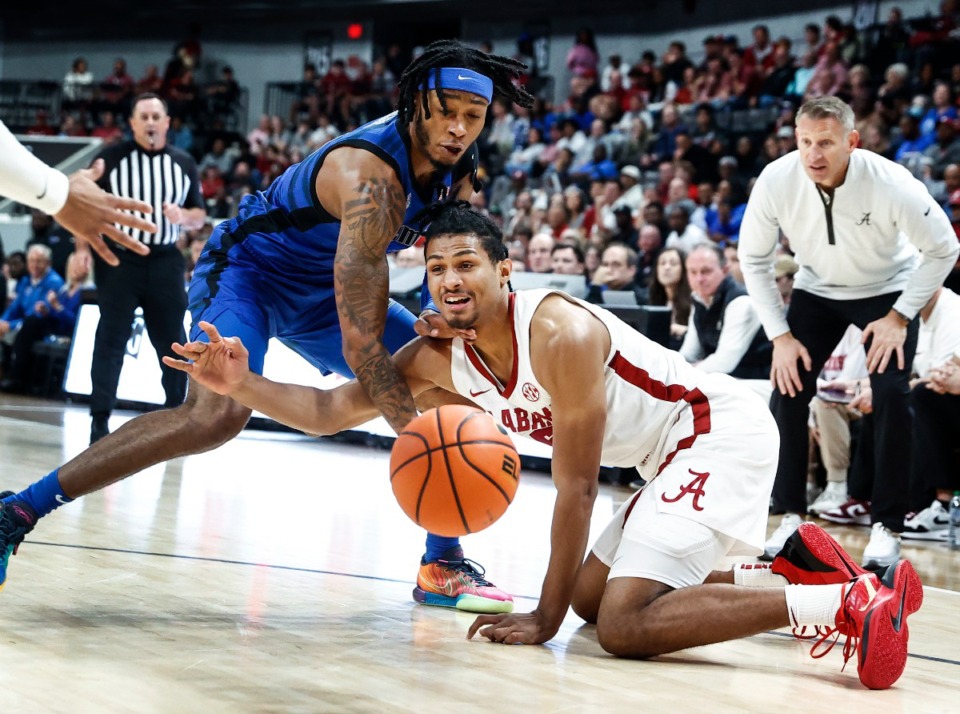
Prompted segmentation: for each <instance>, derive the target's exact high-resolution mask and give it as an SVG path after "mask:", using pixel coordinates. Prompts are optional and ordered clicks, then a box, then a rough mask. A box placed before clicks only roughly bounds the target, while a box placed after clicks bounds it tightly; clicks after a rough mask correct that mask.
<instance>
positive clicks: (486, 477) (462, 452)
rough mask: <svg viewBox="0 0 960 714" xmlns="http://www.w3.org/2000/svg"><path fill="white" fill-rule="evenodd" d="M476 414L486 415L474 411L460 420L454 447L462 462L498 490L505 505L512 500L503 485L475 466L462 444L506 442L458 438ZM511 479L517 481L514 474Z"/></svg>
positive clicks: (511, 446) (500, 444)
mask: <svg viewBox="0 0 960 714" xmlns="http://www.w3.org/2000/svg"><path fill="white" fill-rule="evenodd" d="M478 416H484V417H486V416H487V415H486V413H484V412H478V413H476V414H471V415H469V416H468V417H467V418H466V419H464V420H462V421H461V422H460V423H459V424H458V425H457V443H456V447H457V449H458V450H459V451H460V458H461V459H463V462H464V463H465V464H467V466H469V467H470V468H472V469H473V470H474V471H475V472H477V473H478V474H479V475H480V476H482V477H483V478H484V480H486V481H487V482H488V483H489V484H491V485H492V486H493V487H494V488H495V489H497V491H499V492H500V495H501V496H503V498H504V500H505V501H506V502H507V505H508V506H509V505H510V504H511V503H512V502H513V501H512V499H511V498H510V496H508V495H507V492H506V491H505V490H504V488H503V486H501V485H500V484H499V483H497V481H496V480H495V479H493V478H492V477H490V476H489V475H488V474H487V472H486V471H484V470H483V469H481V468H480V467H479V466H477V465H476V464H475V463H473V462H472V461H471V460H470V457H469V456H468V455H467V452H466V450H465V449H464V448H463V447H464V446H467V445H470V444H477V443H487V444H496V445H498V446H506V444H503V443H502V442H500V441H492V440H491V441H486V442H480V441H461V440H460V436H461V432H462V431H463V430H464V429H465V428H466V426H467V424H468V423H469V422H470V421H471V420H472V419H475V418H476V417H478ZM510 448H511V449H513V445H512V444H511V445H510ZM513 480H514V481H517V478H516V477H515V476H514V477H513Z"/></svg>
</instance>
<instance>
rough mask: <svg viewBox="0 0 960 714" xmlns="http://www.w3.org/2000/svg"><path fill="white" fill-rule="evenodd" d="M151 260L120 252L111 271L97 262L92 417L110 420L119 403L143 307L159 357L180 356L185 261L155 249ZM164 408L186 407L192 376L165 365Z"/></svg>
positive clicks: (176, 254)
mask: <svg viewBox="0 0 960 714" xmlns="http://www.w3.org/2000/svg"><path fill="white" fill-rule="evenodd" d="M153 251H154V252H152V253H151V254H150V255H148V256H141V255H136V254H133V253H130V252H119V251H117V253H118V256H119V258H120V265H118V266H117V267H115V268H114V267H110V266H109V265H107V264H106V263H104V262H103V261H102V260H100V258H99V257H97V256H95V260H96V283H97V301H98V302H99V303H100V324H99V325H98V326H97V336H96V341H95V342H94V347H93V366H92V367H91V368H90V377H91V380H92V382H93V391H92V393H91V395H90V413H91V414H92V415H94V416H107V415H109V414H110V412H111V411H112V410H113V406H114V404H115V403H116V399H117V383H118V382H119V381H120V370H121V369H122V368H123V358H124V354H125V352H126V349H127V341H128V340H129V339H130V335H131V327H132V325H133V315H134V311H135V310H136V309H137V308H138V307H141V308H143V322H144V325H145V326H146V329H147V334H148V335H149V336H150V342H151V343H153V346H154V348H156V350H157V356H158V357H162V356H164V355H169V356H176V355H174V353H173V350H171V349H170V344H171V343H173V342H181V343H182V342H184V341H185V339H186V335H185V334H184V331H183V314H184V311H185V310H186V309H187V294H186V290H185V287H184V268H185V266H184V259H183V255H182V254H181V253H180V251H179V250H176V249H175V248H169V247H168V248H157V247H155V248H153ZM160 369H161V370H162V375H163V376H162V383H163V391H164V393H165V395H166V401H165V403H164V406H167V407H175V406H177V405H179V404H182V403H183V399H184V396H185V395H186V391H187V377H186V375H185V374H184V373H183V372H178V371H177V370H175V369H171V368H169V367H167V366H166V365H164V364H163V363H162V362H161V363H160Z"/></svg>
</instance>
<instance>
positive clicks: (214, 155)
mask: <svg viewBox="0 0 960 714" xmlns="http://www.w3.org/2000/svg"><path fill="white" fill-rule="evenodd" d="M237 154H238V152H237V151H236V150H228V149H227V144H226V142H225V141H224V140H223V139H222V138H220V137H217V138H216V139H214V140H213V144H212V145H211V147H210V151H208V152H207V153H206V154H204V155H203V158H202V159H201V160H200V163H199V164H198V165H197V169H198V170H199V171H200V173H203V171H204V170H205V169H208V168H210V167H211V166H212V167H215V168H216V169H217V170H218V171H219V172H220V174H221V175H222V176H229V175H230V173H231V172H232V171H233V165H234V163H235V162H236V160H237Z"/></svg>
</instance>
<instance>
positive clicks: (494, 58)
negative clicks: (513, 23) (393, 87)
mask: <svg viewBox="0 0 960 714" xmlns="http://www.w3.org/2000/svg"><path fill="white" fill-rule="evenodd" d="M442 67H463V68H464V69H472V70H473V71H474V72H479V73H480V74H483V75H485V76H487V77H489V78H490V79H491V80H493V93H494V95H495V96H500V97H503V98H505V99H507V100H508V101H511V102H514V103H516V104H519V105H520V106H521V107H527V108H529V107H532V106H533V95H532V94H530V93H529V92H527V91H526V90H525V89H523V88H522V87H518V86H517V85H516V84H514V83H513V80H515V79H517V78H518V77H519V76H520V74H521V73H522V72H523V70H525V69H526V68H527V65H525V64H524V63H523V62H518V61H517V60H515V59H510V58H509V57H502V56H500V55H488V54H487V53H486V52H481V51H480V50H475V49H473V48H472V47H467V46H466V45H463V44H461V43H460V42H458V41H457V40H437V41H436V42H431V43H430V44H429V45H427V48H426V49H425V50H424V51H423V54H422V55H420V56H419V57H417V59H415V60H414V61H413V62H411V63H410V65H409V66H408V67H407V68H406V69H405V70H404V71H403V74H402V75H400V83H399V85H398V86H399V97H398V99H397V119H398V120H399V122H400V123H401V124H409V123H410V121H411V120H412V119H413V113H414V109H415V107H416V103H417V101H418V100H419V102H420V106H421V108H422V109H423V114H424V116H425V117H428V118H429V116H430V103H429V97H428V94H429V93H428V92H425V91H422V90H421V89H420V88H421V87H426V86H427V83H428V79H429V78H430V72H433V73H434V80H435V83H436V85H437V89H436V91H437V98H438V99H439V100H440V106H441V107H443V108H444V110H446V108H447V104H446V100H445V99H444V92H443V88H442V87H441V86H440V69H441V68H442Z"/></svg>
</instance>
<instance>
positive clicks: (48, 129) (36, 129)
mask: <svg viewBox="0 0 960 714" xmlns="http://www.w3.org/2000/svg"><path fill="white" fill-rule="evenodd" d="M48 117H49V115H48V114H47V110H46V109H37V113H36V115H35V118H34V121H33V124H31V125H30V126H29V127H28V128H27V130H26V131H25V132H24V133H25V134H27V135H28V136H56V134H57V130H56V129H55V128H54V127H52V126H50V124H49V120H48Z"/></svg>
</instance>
